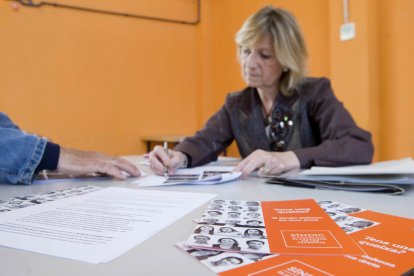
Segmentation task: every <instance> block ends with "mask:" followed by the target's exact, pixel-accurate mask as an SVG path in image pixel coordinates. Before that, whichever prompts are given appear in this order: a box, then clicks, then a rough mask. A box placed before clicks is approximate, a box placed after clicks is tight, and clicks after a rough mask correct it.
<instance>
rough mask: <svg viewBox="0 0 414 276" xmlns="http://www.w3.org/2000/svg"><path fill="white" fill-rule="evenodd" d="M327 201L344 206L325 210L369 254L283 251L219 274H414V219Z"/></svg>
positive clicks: (308, 275) (286, 275)
mask: <svg viewBox="0 0 414 276" xmlns="http://www.w3.org/2000/svg"><path fill="white" fill-rule="evenodd" d="M327 202H329V203H327ZM325 203H326V204H327V205H328V204H330V206H340V205H342V207H340V208H342V209H337V210H332V208H330V209H329V208H328V209H329V210H326V208H324V209H325V210H326V212H327V213H331V214H330V215H331V217H332V219H333V220H334V221H336V223H337V224H338V225H339V226H341V227H342V228H343V229H344V230H345V231H346V232H348V236H349V237H351V238H352V239H353V240H354V241H355V242H356V243H358V244H359V246H361V247H362V249H363V250H364V251H365V252H366V254H364V255H348V254H346V255H343V256H338V255H329V256H328V255H325V256H317V255H287V254H283V255H282V254H281V255H276V256H274V257H270V258H266V259H262V260H259V261H257V262H253V263H250V264H246V265H243V266H239V267H238V268H235V269H230V270H226V271H222V272H220V273H219V275H221V276H236V275H237V276H241V275H251V276H254V275H257V276H266V275H285V276H293V275H307V276H310V275H373V276H374V275H375V276H381V275H383V276H389V275H407V276H408V275H414V219H409V218H402V217H397V216H392V215H386V214H382V213H377V212H373V211H369V210H362V209H360V208H355V207H345V208H344V207H343V205H344V204H340V203H333V202H330V201H325V202H323V203H322V204H321V202H320V204H321V206H322V207H324V206H323V205H324V204H325ZM273 208H274V207H273ZM278 208H279V206H278ZM276 230H277V229H276ZM272 231H273V230H272Z"/></svg>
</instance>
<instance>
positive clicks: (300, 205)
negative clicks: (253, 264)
mask: <svg viewBox="0 0 414 276" xmlns="http://www.w3.org/2000/svg"><path fill="white" fill-rule="evenodd" d="M262 210H263V216H264V219H265V224H266V232H267V235H268V237H269V247H270V252H272V253H280V254H363V251H362V250H361V248H360V247H359V246H358V245H357V244H356V243H355V242H354V241H353V240H352V239H350V238H349V237H348V235H347V234H346V233H345V232H344V231H343V230H342V229H341V228H340V227H339V226H338V225H337V224H336V223H335V222H334V221H333V220H332V219H331V218H330V217H329V215H328V214H327V213H326V212H325V211H323V209H322V208H321V207H320V206H319V205H318V204H317V203H316V202H315V201H314V200H313V199H304V200H289V201H269V202H262Z"/></svg>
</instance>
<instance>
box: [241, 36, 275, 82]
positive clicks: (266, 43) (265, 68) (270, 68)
mask: <svg viewBox="0 0 414 276" xmlns="http://www.w3.org/2000/svg"><path fill="white" fill-rule="evenodd" d="M240 51H241V52H240V57H241V63H242V70H243V77H244V80H245V82H246V83H247V85H248V86H251V87H256V88H258V89H259V90H260V89H262V90H269V89H276V88H277V84H278V82H279V78H280V76H281V75H282V73H283V68H282V66H281V65H280V63H279V61H278V60H277V58H276V56H275V53H274V50H273V45H272V39H271V37H270V35H265V36H264V37H263V38H262V39H261V40H259V41H258V42H257V43H256V45H254V46H252V47H241V49H240Z"/></svg>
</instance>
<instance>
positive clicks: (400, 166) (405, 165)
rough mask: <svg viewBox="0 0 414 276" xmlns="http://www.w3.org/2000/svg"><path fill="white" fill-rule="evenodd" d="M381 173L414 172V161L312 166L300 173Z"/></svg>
mask: <svg viewBox="0 0 414 276" xmlns="http://www.w3.org/2000/svg"><path fill="white" fill-rule="evenodd" d="M381 174H414V161H413V159H411V158H404V159H400V160H392V161H384V162H377V163H373V164H370V165H359V166H346V167H338V168H331V167H312V168H311V169H310V170H305V171H303V172H301V173H300V175H381Z"/></svg>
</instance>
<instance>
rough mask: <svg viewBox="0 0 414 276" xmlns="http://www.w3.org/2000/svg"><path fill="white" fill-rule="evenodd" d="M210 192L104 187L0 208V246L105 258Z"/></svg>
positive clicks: (162, 225)
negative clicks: (28, 204) (27, 204)
mask: <svg viewBox="0 0 414 276" xmlns="http://www.w3.org/2000/svg"><path fill="white" fill-rule="evenodd" d="M214 196H215V195H214V194H206V193H187V192H166V191H149V190H134V189H126V188H118V187H110V188H105V189H101V190H98V191H93V192H89V193H85V194H81V195H77V196H71V197H67V198H62V199H58V200H55V201H50V202H44V203H42V204H37V205H33V206H28V207H26V208H21V209H14V210H11V211H8V212H2V213H0V245H1V246H6V247H10V248H15V249H21V250H26V251H31V252H36V253H41V254H46V255H51V256H57V257H63V258H68V259H73V260H79V261H83V262H88V263H105V262H109V261H111V260H112V259H114V258H116V257H118V256H120V255H121V254H123V253H125V252H126V251H128V250H129V249H131V248H133V247H135V246H136V245H138V244H139V243H141V242H143V241H144V240H146V239H148V238H149V237H151V236H152V235H154V234H155V233H157V232H158V231H160V230H161V229H163V228H165V227H167V226H168V225H170V224H172V223H173V222H175V221H176V220H178V219H179V218H181V217H183V216H184V215H186V214H188V213H189V212H191V211H192V210H194V209H195V208H197V207H199V206H200V205H202V204H204V203H205V202H207V201H209V200H210V199H212V198H213V197H214Z"/></svg>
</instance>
